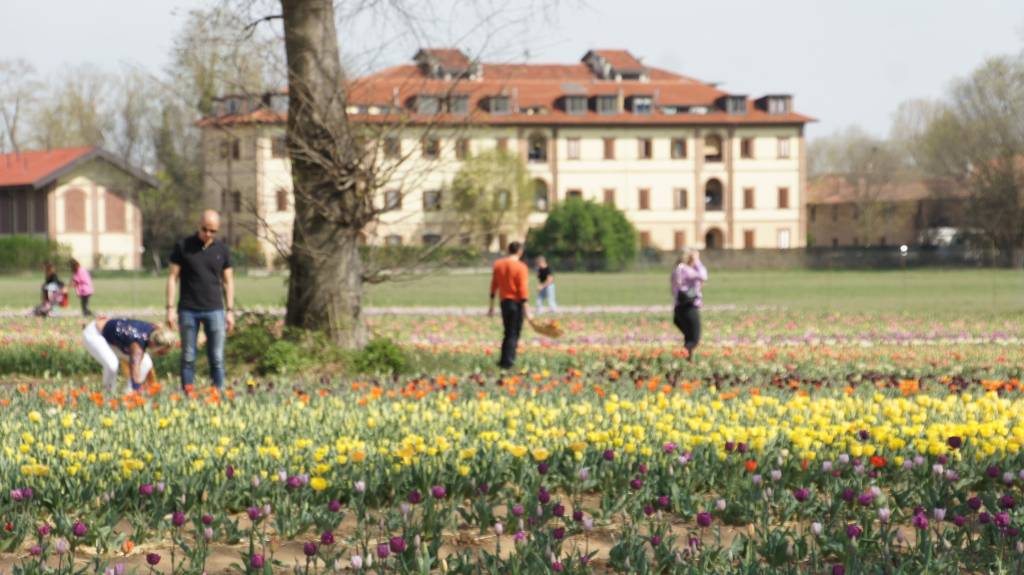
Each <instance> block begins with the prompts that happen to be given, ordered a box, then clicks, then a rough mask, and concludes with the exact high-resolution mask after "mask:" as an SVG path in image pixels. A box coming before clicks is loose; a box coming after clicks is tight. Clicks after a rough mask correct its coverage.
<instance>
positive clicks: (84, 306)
mask: <svg viewBox="0 0 1024 575" xmlns="http://www.w3.org/2000/svg"><path fill="white" fill-rule="evenodd" d="M91 297H92V294H90V295H83V296H79V299H81V300H82V315H84V316H86V317H88V316H90V315H92V312H91V311H89V298H91Z"/></svg>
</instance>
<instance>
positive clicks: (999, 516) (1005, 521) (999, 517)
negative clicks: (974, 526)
mask: <svg viewBox="0 0 1024 575" xmlns="http://www.w3.org/2000/svg"><path fill="white" fill-rule="evenodd" d="M995 524H996V527H1009V526H1010V514H1009V513H1007V512H1005V511H1000V512H999V513H996V516H995Z"/></svg>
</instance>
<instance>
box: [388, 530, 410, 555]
mask: <svg viewBox="0 0 1024 575" xmlns="http://www.w3.org/2000/svg"><path fill="white" fill-rule="evenodd" d="M407 548H408V545H407V544H406V543H405V539H403V538H401V537H399V536H397V535H396V536H394V537H392V538H391V539H390V540H389V541H388V549H390V550H391V552H392V553H395V554H398V553H405V550H406V549H407Z"/></svg>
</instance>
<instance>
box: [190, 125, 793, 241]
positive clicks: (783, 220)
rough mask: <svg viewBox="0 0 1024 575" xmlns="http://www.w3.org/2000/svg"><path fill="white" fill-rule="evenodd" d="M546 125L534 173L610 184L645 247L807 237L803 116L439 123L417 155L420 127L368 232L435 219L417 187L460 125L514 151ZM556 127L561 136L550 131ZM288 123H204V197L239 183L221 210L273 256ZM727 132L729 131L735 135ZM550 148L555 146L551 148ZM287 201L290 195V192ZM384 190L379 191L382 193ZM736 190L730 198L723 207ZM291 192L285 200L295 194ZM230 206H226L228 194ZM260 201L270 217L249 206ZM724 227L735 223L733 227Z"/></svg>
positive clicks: (581, 185)
mask: <svg viewBox="0 0 1024 575" xmlns="http://www.w3.org/2000/svg"><path fill="white" fill-rule="evenodd" d="M533 133H541V134H545V135H546V136H547V137H548V138H549V140H548V146H549V151H548V161H546V162H529V163H528V164H527V169H528V171H529V173H530V176H531V177H532V178H539V179H542V180H544V181H545V182H546V183H547V184H548V187H549V189H550V190H551V196H553V199H554V200H555V201H556V202H557V201H561V200H564V199H565V198H566V194H567V192H568V191H569V190H580V191H581V192H582V193H583V197H584V198H586V199H593V200H596V201H599V202H600V201H603V195H604V190H605V189H606V188H611V189H614V190H615V195H616V205H617V207H618V208H619V209H622V210H623V211H624V212H625V213H626V215H627V217H629V219H630V220H631V221H632V222H633V224H634V225H635V226H636V227H637V229H638V230H639V231H640V232H647V233H648V234H649V236H650V238H651V242H652V247H656V248H659V249H672V248H673V247H674V241H675V234H676V232H678V231H682V232H684V233H685V239H686V243H687V244H689V245H697V246H703V244H704V234H705V233H706V232H707V231H708V230H709V229H712V228H717V229H719V230H720V231H721V232H722V234H723V236H724V239H725V243H726V247H733V248H741V247H743V238H744V231H746V230H751V231H753V232H754V235H755V245H754V247H764V248H778V247H780V244H779V242H780V233H784V234H788V238H789V239H788V242H789V247H792V248H796V247H802V246H803V245H805V237H804V232H803V229H802V226H801V220H800V216H801V210H802V208H803V205H804V190H803V189H802V185H801V184H802V180H801V167H802V166H801V161H802V160H801V158H802V157H803V153H802V152H803V151H802V149H801V146H802V143H803V140H802V137H801V131H800V128H799V127H798V126H777V127H737V128H726V127H721V128H715V127H701V128H696V127H635V128H633V127H560V128H557V129H556V128H553V127H537V128H532V127H522V128H520V127H488V128H472V129H467V130H464V131H460V132H454V131H448V132H445V131H435V132H434V135H435V136H437V137H439V138H441V141H442V152H441V157H440V158H439V159H438V160H433V161H430V160H425V159H422V158H421V156H420V153H419V152H420V134H419V133H413V132H412V131H408V132H407V133H405V134H403V139H402V152H403V154H405V153H409V152H412V156H411V158H410V159H409V160H407V161H406V162H405V163H404V164H403V165H401V166H400V167H399V168H398V169H396V171H395V173H394V178H393V181H392V183H391V184H390V185H387V186H384V187H383V189H382V190H381V195H382V196H383V193H384V191H385V190H387V189H400V190H401V191H402V192H403V200H402V209H401V210H397V211H394V212H389V213H386V214H384V215H383V216H382V217H381V220H380V225H378V226H377V227H376V228H375V229H373V230H368V232H369V233H370V235H371V236H372V237H371V241H373V242H377V243H383V242H384V238H385V237H386V236H388V235H391V234H395V235H399V236H401V237H402V240H403V242H404V243H407V244H408V243H419V241H420V238H421V237H422V235H423V234H424V233H431V232H433V231H437V230H438V224H439V223H438V222H437V221H436V216H435V215H430V214H427V215H426V216H425V215H424V213H423V212H422V210H421V208H422V205H423V195H422V194H423V192H424V191H428V190H438V189H442V188H444V187H446V186H447V185H448V184H449V183H450V182H451V180H452V178H453V177H454V176H455V174H456V173H457V171H458V169H459V167H460V165H461V162H460V161H458V160H457V159H456V158H455V147H454V144H455V139H456V137H463V138H467V139H469V141H470V153H478V152H481V151H483V150H486V149H491V148H494V147H495V145H496V139H497V138H507V141H508V150H509V151H513V152H519V153H521V154H522V155H523V157H524V159H525V158H526V151H527V141H528V138H529V136H530V135H531V134H533ZM556 133H557V138H554V135H555V134H556ZM283 134H284V127H283V126H243V127H241V128H237V129H233V130H232V131H231V132H230V133H227V132H225V131H223V130H220V129H217V128H207V129H206V130H205V131H204V147H205V150H206V154H205V157H206V162H207V165H206V177H205V184H204V191H205V194H206V198H205V201H206V204H207V205H209V206H211V207H214V208H218V209H222V208H224V207H225V206H222V205H221V192H222V190H225V189H229V187H230V188H231V189H236V190H239V191H241V192H243V210H242V211H243V213H241V214H231V213H230V210H224V209H222V211H224V212H225V213H227V214H228V215H229V217H230V218H233V225H234V226H235V228H236V229H238V230H245V231H246V233H256V234H257V235H258V236H259V237H260V239H261V241H262V243H263V245H264V250H265V253H266V254H267V255H268V259H270V258H272V257H273V254H274V253H275V250H274V249H273V241H274V238H275V237H280V238H281V240H282V241H283V242H285V243H287V242H290V240H291V222H292V218H293V214H292V212H291V210H289V211H287V212H278V211H277V210H276V207H277V200H276V192H277V190H278V189H285V190H288V191H289V192H290V190H291V175H290V168H289V165H288V161H287V160H286V159H275V158H272V157H271V141H272V138H273V137H276V136H281V135H283ZM708 134H717V135H719V136H721V137H722V138H723V141H724V146H725V148H726V149H725V150H724V154H723V155H724V158H723V160H722V161H720V162H705V161H700V160H699V159H698V157H697V156H698V154H700V153H701V148H702V146H701V141H702V140H703V138H704V137H705V136H706V135H708ZM730 136H731V137H730ZM228 137H237V138H240V141H241V149H240V151H241V156H240V158H239V159H237V160H236V159H231V160H230V161H229V160H227V159H224V158H221V155H220V142H221V141H222V140H224V139H225V138H228ZM605 137H614V138H615V139H616V150H615V159H614V160H605V159H604V141H603V138H605ZM780 137H782V138H786V139H788V141H789V157H788V158H779V157H778V139H779V138H780ZM575 138H578V139H579V149H580V157H579V159H569V140H570V139H575ZM639 138H650V139H651V140H652V143H653V158H651V159H640V158H639V157H638V154H639V145H638V139H639ZM673 138H685V139H686V140H687V157H686V158H685V159H673V158H672V157H671V148H670V146H671V141H672V139H673ZM741 138H752V139H753V142H754V157H753V158H752V159H745V158H741V157H740V142H741ZM552 148H553V150H552ZM712 178H717V179H718V180H719V181H721V182H722V184H723V189H724V190H725V191H726V192H728V191H729V190H731V196H730V197H728V198H727V199H726V200H725V202H726V209H723V210H722V211H718V212H705V211H703V210H702V209H700V206H699V204H700V203H702V202H703V201H704V186H705V185H706V183H707V182H708V181H709V180H711V179H712ZM748 187H751V188H754V190H755V195H756V200H755V205H754V208H753V209H744V208H743V195H744V192H743V190H744V188H748ZM780 187H784V188H788V189H789V208H787V209H780V208H779V207H778V205H777V204H778V188H780ZM677 188H685V189H686V190H687V192H688V205H687V207H686V209H676V206H675V199H674V194H675V190H676V189H677ZM640 189H649V190H650V195H649V198H650V209H649V210H641V209H639V190H640ZM290 201H291V202H293V199H292V198H290ZM381 201H383V200H382V199H381ZM730 201H731V203H732V209H731V210H729V209H728V204H729V202H730ZM291 205H293V203H290V206H291ZM226 207H230V206H226ZM253 210H255V211H256V212H257V213H259V214H260V215H261V217H260V219H261V220H262V221H263V222H265V225H260V224H259V223H258V220H257V219H256V218H255V217H254V216H252V215H251V212H252V211H253ZM544 217H545V216H544V214H543V213H540V212H535V213H534V214H532V215H531V216H530V219H529V224H530V225H531V226H536V225H540V224H542V223H543V221H544ZM730 230H731V234H730V233H729V232H730ZM506 232H507V233H509V234H513V235H514V234H522V233H523V231H521V230H506Z"/></svg>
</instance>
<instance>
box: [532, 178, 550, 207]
mask: <svg viewBox="0 0 1024 575" xmlns="http://www.w3.org/2000/svg"><path fill="white" fill-rule="evenodd" d="M533 207H534V209H536V210H537V211H538V212H546V211H548V183H547V182H545V181H544V180H542V179H540V178H537V179H536V180H534V181H533Z"/></svg>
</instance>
